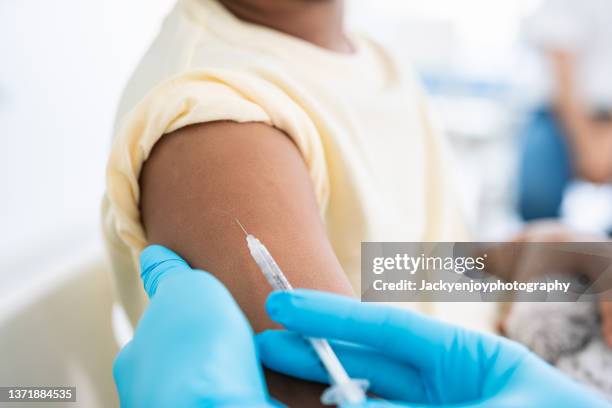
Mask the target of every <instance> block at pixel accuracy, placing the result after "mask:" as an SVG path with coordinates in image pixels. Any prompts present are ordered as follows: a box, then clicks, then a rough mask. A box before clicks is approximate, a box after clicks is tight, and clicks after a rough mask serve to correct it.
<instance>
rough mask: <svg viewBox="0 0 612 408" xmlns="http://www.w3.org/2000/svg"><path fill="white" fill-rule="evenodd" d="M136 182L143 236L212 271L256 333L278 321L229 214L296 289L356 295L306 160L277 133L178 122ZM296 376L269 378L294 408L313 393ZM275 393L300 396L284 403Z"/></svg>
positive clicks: (255, 126) (256, 127)
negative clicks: (266, 307)
mask: <svg viewBox="0 0 612 408" xmlns="http://www.w3.org/2000/svg"><path fill="white" fill-rule="evenodd" d="M140 186H141V190H142V193H141V199H140V205H141V214H142V221H143V224H144V226H145V229H146V232H147V239H148V242H149V243H157V244H162V245H165V246H168V247H169V248H171V249H173V250H175V251H176V252H178V253H179V254H181V255H182V256H183V257H184V258H185V259H186V260H187V262H188V263H189V264H190V265H191V266H192V267H194V268H200V269H204V270H206V271H209V272H211V273H212V274H214V275H215V276H217V277H218V278H219V279H220V280H221V281H222V282H223V283H224V284H225V285H226V286H227V287H228V288H229V290H230V291H231V293H232V295H233V296H234V297H235V298H236V300H237V302H238V303H239V304H240V306H241V308H242V310H243V311H244V313H245V314H246V315H247V317H248V318H249V320H250V322H251V324H252V326H253V328H254V329H255V331H256V332H259V331H262V330H264V329H266V328H270V327H274V324H273V323H272V322H271V321H270V320H269V319H268V317H267V316H266V313H265V311H264V301H265V298H266V296H267V294H268V293H269V292H270V287H269V285H268V283H267V282H266V280H265V279H264V277H263V276H262V275H261V273H260V272H259V270H258V269H257V266H256V265H255V263H254V261H253V260H252V259H251V257H250V256H249V254H248V251H247V248H246V244H245V237H244V233H243V232H242V231H241V230H240V228H239V227H238V226H237V225H236V223H235V221H234V217H237V218H238V219H239V220H240V221H241V222H242V224H244V226H245V227H246V229H247V230H248V231H249V232H252V233H253V234H254V235H256V236H257V237H258V238H260V239H261V240H262V242H263V243H264V244H265V245H266V246H267V247H268V249H269V250H270V252H271V253H272V255H273V256H274V257H275V258H276V260H277V262H278V264H279V266H280V267H281V268H282V269H283V271H284V273H285V274H286V276H287V278H288V279H289V281H290V282H291V283H292V284H293V286H294V287H296V288H316V289H320V290H326V291H332V292H336V293H342V294H350V295H352V294H353V292H352V289H351V287H350V285H349V282H348V280H347V278H346V276H345V275H344V272H343V271H342V268H341V266H340V264H339V262H338V260H337V258H336V256H335V254H334V251H333V249H332V247H331V245H330V243H329V241H328V239H327V236H326V232H325V229H324V226H323V224H322V222H321V219H320V215H319V208H318V205H317V203H316V199H315V195H314V191H313V188H312V184H311V181H310V176H309V174H308V171H307V168H306V165H305V163H304V161H303V158H302V156H301V155H300V153H299V151H298V149H297V147H296V146H295V145H294V144H293V143H292V141H291V140H290V139H289V137H288V136H287V135H285V134H284V133H283V132H281V131H279V130H277V129H275V128H272V127H270V126H267V125H265V124H261V123H244V124H238V123H235V122H212V123H207V124H201V125H194V126H189V127H186V128H183V129H180V130H178V131H176V132H174V133H171V134H168V135H166V136H164V137H163V138H162V139H161V140H160V141H159V142H158V143H157V145H156V146H155V148H154V150H153V152H152V153H151V156H150V158H149V159H148V160H147V161H146V163H145V165H144V168H143V171H142V173H141V178H140ZM202 295H203V296H206V294H202ZM293 381H295V380H290V379H289V378H287V377H284V378H282V380H281V383H282V384H277V386H275V385H274V383H276V382H277V381H274V382H273V383H271V384H270V387H271V392H272V394H273V395H274V396H276V397H277V398H281V400H282V401H283V402H285V403H288V404H289V405H290V406H299V405H304V406H306V405H310V404H312V402H313V400H309V401H304V400H303V399H302V398H301V397H299V396H298V395H299V394H301V392H300V391H302V393H303V390H304V387H306V388H307V392H306V394H310V395H312V394H313V393H314V389H313V388H312V386H307V385H306V384H301V385H298V386H297V387H296V386H295V385H294V384H293V385H292V384H290V383H291V382H293ZM278 390H283V391H287V392H288V394H289V395H291V396H296V398H291V399H290V400H287V398H283V396H282V395H280V394H279V393H278V392H277V391H278ZM318 393H319V390H317V392H316V394H317V395H314V396H313V397H314V399H315V400H317V399H318V397H319V395H318ZM310 406H312V405H310Z"/></svg>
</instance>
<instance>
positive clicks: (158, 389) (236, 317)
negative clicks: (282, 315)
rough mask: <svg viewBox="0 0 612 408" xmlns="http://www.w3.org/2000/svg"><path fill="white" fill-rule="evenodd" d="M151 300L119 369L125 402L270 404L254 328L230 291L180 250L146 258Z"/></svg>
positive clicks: (152, 252)
mask: <svg viewBox="0 0 612 408" xmlns="http://www.w3.org/2000/svg"><path fill="white" fill-rule="evenodd" d="M141 271H142V273H141V277H142V280H143V284H144V287H145V290H146V292H147V294H148V295H149V298H150V303H149V306H148V308H147V310H146V311H145V313H144V315H143V316H142V318H141V319H140V321H139V323H138V326H137V328H136V332H135V335H134V338H133V339H132V341H131V342H130V343H128V344H127V345H126V346H125V347H124V348H123V350H121V352H120V353H119V355H118V357H117V359H116V360H115V365H114V370H113V374H114V377H115V382H116V385H117V390H118V393H119V399H120V401H121V406H123V407H147V408H150V407H201V406H220V407H223V406H266V407H268V406H270V403H269V400H268V394H267V391H266V387H265V383H264V380H263V376H262V371H261V367H260V365H259V363H258V360H257V356H256V350H255V344H254V340H253V333H252V330H251V327H250V326H249V324H248V322H247V320H246V318H245V317H244V315H243V314H242V312H241V311H240V309H239V308H238V306H237V304H236V302H235V301H234V299H233V298H232V297H231V295H230V294H229V292H228V291H227V289H226V288H225V287H224V286H223V285H222V284H221V283H220V282H219V281H218V280H217V279H216V278H215V277H213V276H212V275H210V274H209V273H207V272H203V271H198V270H193V269H191V268H190V267H189V265H187V263H186V262H185V261H184V260H183V259H181V257H179V256H178V255H177V254H175V253H174V252H172V251H170V250H169V249H166V248H164V247H161V246H150V247H148V248H147V249H145V250H144V251H143V252H142V255H141Z"/></svg>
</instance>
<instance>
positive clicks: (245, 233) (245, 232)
mask: <svg viewBox="0 0 612 408" xmlns="http://www.w3.org/2000/svg"><path fill="white" fill-rule="evenodd" d="M234 219H235V220H236V223H237V224H238V225H239V226H240V228H241V229H242V231H244V235H247V236H248V235H249V233H248V232H247V231H246V230H245V229H244V227H243V226H242V224H241V223H240V221H238V218H234Z"/></svg>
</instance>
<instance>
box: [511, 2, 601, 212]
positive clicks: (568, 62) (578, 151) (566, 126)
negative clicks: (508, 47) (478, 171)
mask: <svg viewBox="0 0 612 408" xmlns="http://www.w3.org/2000/svg"><path fill="white" fill-rule="evenodd" d="M525 31H526V35H527V38H528V40H529V42H530V43H531V44H532V45H533V46H534V47H535V48H537V49H538V51H540V52H541V53H542V54H543V56H544V59H545V63H546V70H547V74H548V75H547V79H548V78H550V82H551V83H550V90H549V94H548V100H547V104H546V106H544V107H543V108H541V109H539V110H538V111H537V112H536V113H535V115H534V116H533V118H532V119H531V120H530V121H529V124H528V126H527V128H526V130H525V135H524V136H525V140H524V145H523V151H522V163H521V175H520V211H521V213H522V215H523V218H524V219H526V220H533V219H539V218H551V217H553V218H556V217H558V216H559V215H560V209H561V203H562V200H563V197H564V193H565V191H566V187H567V186H568V184H569V182H570V181H571V180H572V179H582V180H584V181H587V182H591V183H596V184H604V183H608V182H609V181H610V179H611V178H612V75H611V73H612V2H610V1H608V0H583V1H574V0H546V1H545V2H544V3H543V4H542V6H541V7H540V9H539V10H538V11H537V12H536V13H535V14H534V15H533V16H532V17H531V18H529V19H528V20H527V22H526V26H525ZM611 204H612V203H611ZM610 207H611V208H612V205H611V206H610Z"/></svg>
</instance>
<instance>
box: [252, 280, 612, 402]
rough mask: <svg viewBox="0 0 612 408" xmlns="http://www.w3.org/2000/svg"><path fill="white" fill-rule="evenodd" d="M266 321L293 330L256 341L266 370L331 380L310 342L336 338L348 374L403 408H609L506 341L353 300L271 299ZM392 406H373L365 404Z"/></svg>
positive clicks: (304, 294)
mask: <svg viewBox="0 0 612 408" xmlns="http://www.w3.org/2000/svg"><path fill="white" fill-rule="evenodd" d="M266 307H267V310H268V314H269V315H270V317H271V318H272V319H273V320H275V321H276V322H278V323H280V324H282V325H283V326H285V327H286V328H287V329H289V330H290V331H281V330H277V331H267V332H264V333H262V334H260V335H258V336H257V340H258V346H259V351H260V357H261V359H262V362H263V363H264V365H266V366H267V367H269V368H271V369H273V370H276V371H279V372H281V373H285V374H287V375H292V376H295V377H299V378H303V379H307V380H311V381H318V382H327V381H328V377H327V374H326V373H325V371H324V370H323V368H322V366H321V364H320V363H319V361H318V359H317V356H316V355H315V353H314V352H313V350H312V348H311V347H310V345H309V344H307V343H306V342H305V341H304V340H303V336H309V337H322V338H327V339H329V340H330V343H331V344H332V347H333V348H334V350H335V351H336V353H337V354H338V356H339V358H340V360H341V361H342V363H343V365H344V366H345V367H346V369H347V371H348V373H349V375H350V376H351V377H353V378H365V379H368V380H369V381H370V384H371V387H370V389H369V391H370V392H372V393H374V394H376V395H378V396H380V397H382V398H384V399H386V400H392V401H396V404H398V405H400V406H404V405H403V404H405V405H409V406H415V405H419V406H422V405H424V406H429V405H432V406H433V405H445V406H446V405H460V406H462V407H493V408H495V407H540V408H545V407H551V408H552V407H555V408H563V407H572V408H574V407H591V408H595V407H608V406H609V405H608V404H607V403H606V402H605V401H604V400H603V399H600V398H599V397H598V396H596V395H595V394H594V393H592V392H591V391H589V390H587V389H585V388H583V387H582V386H580V385H579V384H577V383H575V382H573V381H572V380H570V379H569V378H567V377H566V376H564V375H563V374H561V373H559V372H558V371H557V370H556V369H554V368H553V367H551V366H549V365H548V364H547V363H545V362H544V361H542V360H541V359H539V358H538V357H536V356H535V355H534V354H532V353H531V352H529V351H528V350H527V349H526V348H525V347H523V346H521V345H519V344H517V343H514V342H512V341H509V340H507V339H504V338H501V337H498V336H492V335H484V334H480V333H477V332H473V331H469V330H465V329H462V328H459V327H455V326H451V325H448V324H446V323H443V322H440V321H436V320H433V319H430V318H427V317H425V316H422V315H419V314H416V313H413V312H409V311H406V310H402V309H399V308H396V307H389V306H383V305H376V304H365V303H360V302H358V301H356V300H353V299H349V298H346V297H341V296H336V295H331V294H325V293H321V292H315V291H308V290H296V291H295V292H277V293H273V294H272V295H271V296H270V297H269V299H268V302H267V304H266ZM379 404H381V405H387V403H385V402H381V401H376V400H372V401H370V402H368V403H367V404H366V406H368V407H370V406H377V405H379Z"/></svg>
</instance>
